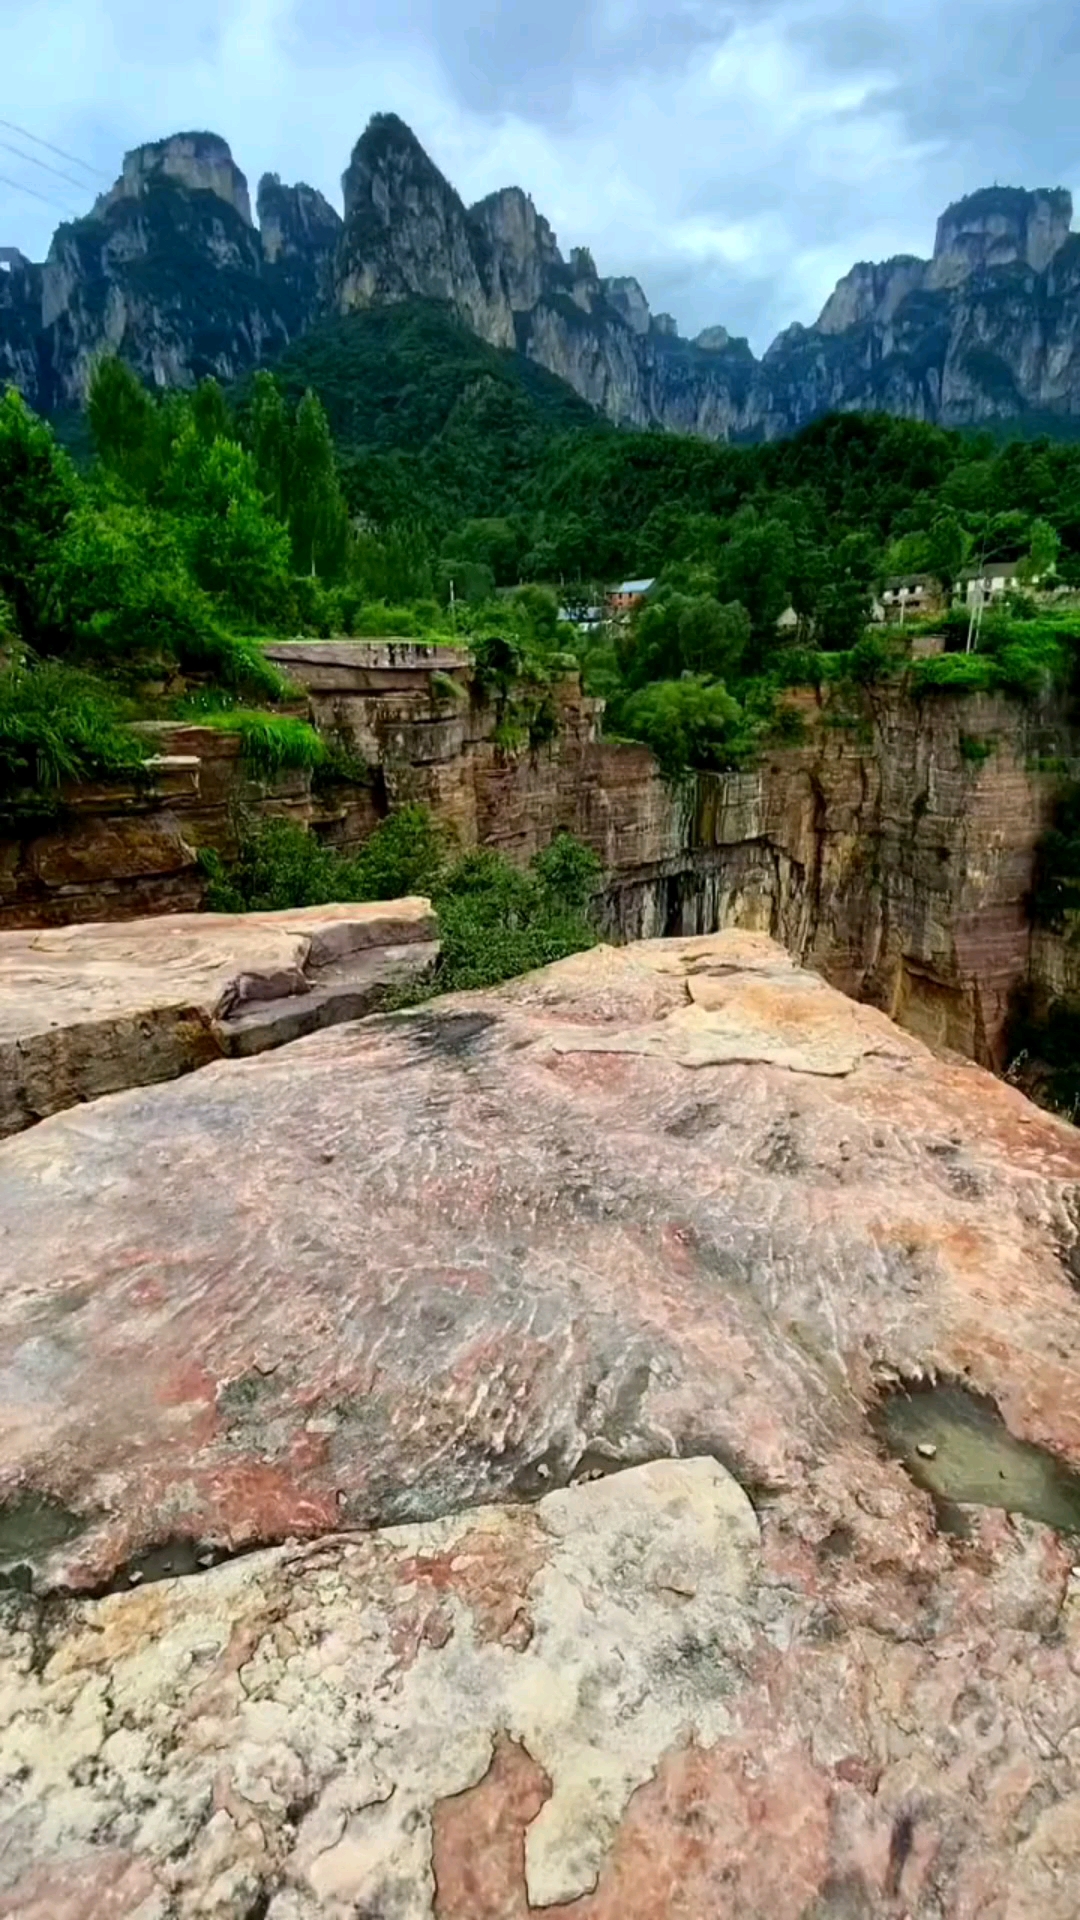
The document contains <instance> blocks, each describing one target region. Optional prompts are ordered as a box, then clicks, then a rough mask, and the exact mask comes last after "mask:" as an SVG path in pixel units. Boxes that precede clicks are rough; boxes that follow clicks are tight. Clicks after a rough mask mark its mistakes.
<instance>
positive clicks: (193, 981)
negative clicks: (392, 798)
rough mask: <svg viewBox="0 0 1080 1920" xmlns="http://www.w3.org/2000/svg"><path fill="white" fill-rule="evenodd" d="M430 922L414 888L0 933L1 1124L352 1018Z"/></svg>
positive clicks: (431, 947) (401, 974)
mask: <svg viewBox="0 0 1080 1920" xmlns="http://www.w3.org/2000/svg"><path fill="white" fill-rule="evenodd" d="M435 935H436V923H435V918H434V915H433V914H432V912H431V909H430V907H429V905H428V902H427V901H426V900H419V899H409V900H399V901H388V902H370V903H368V904H366V905H354V904H347V905H343V906H325V907H305V908H298V909H295V910H291V911H289V912H284V913H249V914H203V913H192V914H172V915H168V916H164V917H162V918H160V919H151V920H135V921H128V922H127V923H125V924H122V925H115V924H111V923H107V924H105V925H101V926H97V925H89V926H86V925H75V926H70V927H64V928H52V929H49V930H48V931H33V932H19V933H0V1135H3V1134H7V1133H15V1132H18V1131H19V1129H20V1128H22V1127H26V1126H30V1125H32V1124H33V1122H34V1121H35V1120H38V1119H40V1118H42V1117H43V1116H44V1115H46V1114H49V1113H55V1112H58V1111H59V1110H60V1109H62V1108H64V1107H69V1106H74V1105H76V1104H78V1103H80V1102H83V1101H86V1100H93V1099H96V1098H98V1097H99V1096H100V1095H102V1094H105V1093H114V1092H118V1091H120V1090H121V1089H123V1088H124V1087H130V1086H146V1085H150V1084H151V1083H153V1082H154V1081H158V1080H169V1079H172V1078H174V1077H175V1076H176V1075H177V1074H180V1073H188V1072H190V1071H191V1070H192V1069H193V1068H195V1067H202V1066H205V1065H206V1064H207V1063H208V1062H209V1061H211V1060H215V1059H219V1058H220V1057H221V1056H222V1055H223V1054H230V1053H231V1054H250V1053H257V1052H262V1051H263V1050H264V1049H265V1048H266V1047H269V1046H276V1045H280V1044H282V1043H283V1042H284V1041H286V1040H292V1039H295V1038H297V1036H298V1035H299V1034H301V1033H310V1032H314V1031H315V1030H316V1029H317V1028H319V1027H323V1026H329V1025H331V1024H333V1022H334V1021H335V1020H344V1019H355V1018H357V1017H358V1016H359V1015H360V1014H362V1013H366V1012H369V1011H370V1010H371V1008H372V1007H376V1006H379V1005H384V1004H385V993H386V989H387V988H388V987H390V986H393V985H397V984H401V983H403V982H405V981H408V980H410V979H414V978H416V977H417V976H419V975H420V974H422V973H423V971H424V970H425V968H426V967H428V966H430V964H431V962H432V960H433V959H434V957H435V954H436V952H437V947H436V945H435V944H434V943H435Z"/></svg>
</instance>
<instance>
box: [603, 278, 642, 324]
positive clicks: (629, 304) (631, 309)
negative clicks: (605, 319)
mask: <svg viewBox="0 0 1080 1920" xmlns="http://www.w3.org/2000/svg"><path fill="white" fill-rule="evenodd" d="M602 284H603V290H604V293H605V295H606V297H607V300H608V303H609V305H611V306H613V307H614V309H615V311H616V313H618V314H620V315H621V316H622V318H623V319H624V320H625V322H626V324H627V326H628V327H629V328H630V331H631V332H632V333H636V334H637V335H638V336H639V337H640V338H642V339H643V338H644V337H645V335H646V334H647V333H648V331H649V327H650V326H651V324H652V314H651V313H650V311H649V302H648V300H647V299H646V298H645V293H644V289H643V288H642V286H641V283H640V281H638V280H635V279H634V277H633V275H632V274H622V275H617V276H616V277H614V278H613V279H608V280H605V281H604V282H603V283H602Z"/></svg>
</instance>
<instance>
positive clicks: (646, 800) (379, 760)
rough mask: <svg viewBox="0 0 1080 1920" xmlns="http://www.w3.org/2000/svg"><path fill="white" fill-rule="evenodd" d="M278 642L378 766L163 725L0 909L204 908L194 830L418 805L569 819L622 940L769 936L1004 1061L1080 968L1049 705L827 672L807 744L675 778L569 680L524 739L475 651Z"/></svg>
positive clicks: (99, 912)
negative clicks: (1049, 845) (1044, 914)
mask: <svg viewBox="0 0 1080 1920" xmlns="http://www.w3.org/2000/svg"><path fill="white" fill-rule="evenodd" d="M274 651H275V657H276V658H277V660H278V664H279V665H281V666H283V667H285V668H286V669H287V670H288V671H290V672H291V673H292V674H293V675H294V677H295V678H296V679H297V682H298V686H299V687H302V689H303V692H304V693H305V695H306V697H307V699H308V700H309V702H310V710H311V713H312V715H313V717H314V719H315V720H316V722H317V723H318V724H319V725H320V726H321V727H322V728H323V729H324V730H326V731H327V732H330V733H332V734H334V735H338V736H340V735H342V734H344V735H345V736H347V737H348V738H349V739H351V741H352V742H353V743H354V744H355V746H356V748H357V749H358V750H359V751H360V752H361V753H362V754H363V755H364V757H365V758H366V760H367V762H368V765H369V768H370V770H371V771H370V778H369V780H368V782H366V783H364V784H359V785H355V786H342V787H338V788H337V789H335V790H334V791H333V792H330V793H326V792H324V793H322V794H314V793H313V792H312V790H311V784H310V776H309V774H308V773H307V772H306V771H296V772H291V773H287V774H285V775H282V776H280V777H279V779H278V780H277V781H276V782H274V783H273V784H272V785H270V786H266V785H263V784H260V783H259V782H258V781H256V780H253V779H252V777H251V776H250V774H249V773H248V772H247V771H246V770H245V768H244V765H243V761H242V758H241V755H240V743H239V740H238V739H237V738H236V737H235V736H230V735H228V734H223V733H221V732H220V731H219V730H218V729H215V728H205V727H204V728H196V727H181V726H167V727H160V728H157V729H155V731H154V745H155V747H156V748H157V750H158V753H159V759H158V761H157V763H156V767H155V771H154V777H153V780H152V782H151V783H150V784H149V785H144V786H142V787H130V788H123V789H119V788H118V789H100V790H95V789H89V790H87V789H83V790H79V791H77V792H75V793H73V794H71V795H69V796H68V805H69V813H68V817H67V819H66V820H65V821H62V822H57V823H54V824H53V825H52V826H50V827H48V828H47V829H43V830H41V831H39V832H37V833H25V834H24V835H23V836H22V837H21V838H20V839H18V840H9V841H8V842H6V843H2V844H0V925H4V926H9V927H15V926H28V925H39V924H44V925H49V924H53V925H54V924H57V923H60V922H63V921H66V920H95V919H98V920H100V919H114V918H127V917H131V916H133V915H136V914H144V913H147V912H160V911H176V910H177V909H180V908H184V907H190V906H192V905H195V904H196V903H197V900H198V897H199V892H200V887H201V881H200V876H199V871H198V867H197V860H196V855H197V850H198V848H199V847H200V846H212V847H216V848H218V849H220V850H222V851H224V852H226V853H227V852H229V851H230V849H231V847H232V846H233V845H234V844H235V831H236V819H237V811H238V809H240V810H242V811H247V812H249V813H250V812H252V811H256V812H258V811H261V812H264V813H265V812H270V813H274V814H278V815H285V816H286V817H289V818H292V819H295V820H296V821H298V822H299V823H300V824H303V825H306V826H309V827H310V828H311V829H312V830H313V831H315V832H317V833H319V834H320V835H321V836H322V837H323V838H324V839H326V840H328V841H329V842H330V843H331V844H334V845H337V846H339V847H342V848H349V847H352V846H356V845H358V844H360V843H361V842H362V841H363V840H364V839H366V837H367V836H368V834H370V833H371V831H372V830H373V828H374V826H375V825H376V824H377V822H378V820H379V818H380V817H381V816H382V815H383V814H384V813H385V812H386V811H387V810H388V809H390V808H393V807H395V806H399V805H403V804H405V803H406V802H409V801H420V802H422V803H424V804H426V805H428V806H430V807H431V808H432V810H433V811H434V813H435V814H436V816H437V817H438V818H439V819H440V820H441V821H443V822H444V823H445V824H446V825H447V826H448V827H450V828H451V829H452V831H453V833H454V834H455V836H456V838H457V840H458V842H459V844H460V845H461V846H462V847H470V846H478V845H480V846H490V847H494V848H496V849H498V850H499V851H500V852H502V853H505V854H506V855H507V856H508V857H509V858H510V859H513V860H516V861H519V862H521V863H522V864H524V863H526V862H527V861H528V860H530V859H531V858H532V856H533V855H534V854H535V853H537V852H538V851H539V850H540V849H541V848H543V847H545V846H547V844H548V843H549V841H550V840H551V838H552V836H553V835H554V834H555V833H557V832H559V831H560V830H565V831H567V832H569V833H573V834H575V835H577V836H578V837H579V838H580V839H582V840H584V841H586V842H587V843H588V844H589V845H590V846H592V847H593V848H595V850H596V852H597V853H598V854H599V856H600V858H601V860H602V861H603V864H604V868H605V872H606V876H607V877H606V883H605V892H604V895H603V898H602V901H601V903H600V908H601V916H602V920H603V923H604V925H605V927H606V930H607V932H608V933H609V935H610V936H612V937H613V938H615V939H618V940H632V939H641V938H650V937H652V936H655V935H664V934H667V935H675V934H687V933H705V932H712V931H714V930H716V929H718V928H723V927H728V926H737V927H745V928H749V929H756V930H758V931H762V932H767V933H770V934H772V935H773V936H774V937H776V938H778V939H780V940H782V941H783V943H784V944H785V946H787V947H788V948H789V950H790V951H791V952H792V953H794V954H796V955H797V956H798V957H799V959H800V960H803V961H806V962H808V963H810V964H812V965H813V966H815V967H817V968H819V969H820V971H821V972H822V973H824V974H825V976H826V978H827V979H829V980H830V981H831V982H832V983H833V984H834V985H836V986H838V987H841V988H842V989H843V990H844V991H845V992H847V993H850V994H853V995H855V996H856V997H858V998H860V999H865V1000H869V1001H872V1002H873V1003H874V1004H875V1005H877V1006H879V1007H882V1008H884V1009H885V1011H887V1012H888V1013H889V1014H891V1015H892V1017H893V1018H894V1019H897V1020H898V1021H900V1022H901V1024H903V1025H904V1026H906V1027H908V1028H909V1029H910V1030H912V1031H914V1032H916V1033H918V1034H919V1035H921V1036H922V1037H923V1038H924V1039H926V1040H927V1041H929V1042H930V1043H931V1044H933V1045H936V1046H946V1047H950V1048H954V1049H956V1050H957V1051H959V1052H961V1053H964V1054H967V1055H969V1056H970V1057H972V1058H974V1059H977V1060H979V1061H981V1062H982V1063H984V1064H987V1065H992V1066H996V1067H1000V1066H1001V1065H1003V1064H1004V1058H1005V1039H1006V1027H1007V1022H1008V1015H1009V1005H1010V1000H1011V998H1012V995H1013V994H1014V992H1015V991H1016V989H1017V988H1018V987H1020V986H1021V985H1023V984H1025V983H1027V982H1029V981H1030V982H1031V983H1032V984H1034V985H1035V986H1036V987H1037V988H1040V989H1043V990H1044V991H1045V992H1046V993H1048V994H1051V995H1053V994H1058V993H1061V992H1063V991H1069V992H1074V991H1076V990H1077V987H1078V986H1080V963H1078V962H1077V961H1076V959H1075V955H1074V954H1073V952H1072V950H1071V949H1070V948H1068V946H1067V943H1063V942H1062V941H1061V939H1060V938H1058V937H1056V936H1047V935H1043V934H1039V935H1037V936H1036V935H1033V933H1032V929H1031V926H1030V923H1029V918H1028V894H1029V891H1030V888H1031V883H1032V876H1033V869H1034V861H1035V849H1036V846H1037V843H1038V841H1039V839H1040V837H1041V835H1042V834H1043V832H1044V831H1045V829H1046V827H1047V825H1048V824H1049V820H1050V815H1051V812H1052V808H1053V804H1054V800H1055V797H1056V795H1057V793H1058V791H1059V788H1060V782H1061V773H1060V768H1061V766H1062V765H1063V764H1064V763H1065V762H1066V761H1067V760H1068V759H1069V757H1070V756H1074V755H1075V754H1076V753H1077V751H1080V742H1078V741H1076V740H1075V739H1074V738H1073V737H1072V736H1071V734H1070V732H1069V730H1068V729H1067V728H1066V727H1065V726H1064V725H1063V723H1062V722H1061V721H1060V719H1059V717H1058V716H1057V715H1056V714H1055V713H1054V712H1053V711H1051V710H1040V709H1039V708H1037V707H1029V706H1022V705H1020V704H1018V703H1016V702H1014V701H1010V700H1006V699H1004V698H1000V697H997V696H989V695H977V696H971V695H957V694H955V693H950V692H945V691H941V690H935V691H934V692H932V693H927V694H925V695H924V696H923V697H922V698H918V697H916V696H915V695H914V694H913V693H912V692H911V691H910V689H909V688H908V687H906V686H905V685H903V684H894V685H890V686H888V687H885V688H881V689H874V690H871V691H869V692H867V693H866V694H865V696H862V697H861V699H860V702H859V704H858V706H857V707H852V706H851V705H850V704H843V703H840V704H838V703H837V702H836V701H835V700H833V701H832V702H826V701H823V700H822V699H820V698H819V697H818V696H817V695H815V694H813V693H812V692H808V691H807V692H804V693H800V694H798V695H795V696H792V698H793V700H794V702H795V703H796V704H797V705H798V706H799V708H800V710H801V711H802V714H803V720H804V728H805V733H804V738H803V740H802V741H801V743H800V744H798V745H794V746H785V747H783V748H778V749H775V750H773V751H769V752H766V753H765V754H763V756H762V758H761V760H760V761H759V763H758V764H757V765H756V766H754V767H752V768H748V769H745V770H741V771H738V772H732V773H727V774H713V775H700V776H698V778H697V779H696V780H695V781H693V782H690V783H688V784H687V785H685V786H684V787H682V788H672V787H671V786H669V785H668V784H666V783H665V781H664V780H663V778H662V777H661V775H660V772H659V769H658V767H657V765H656V762H655V760H654V759H653V757H652V755H651V754H650V753H649V752H648V750H647V749H646V748H644V747H638V746H633V745H629V744H625V743H619V742H612V741H606V740H604V739H602V738H601V736H600V717H601V708H600V703H599V702H597V701H595V700H590V699H588V698H587V697H585V696H583V694H582V692H581V688H580V685H579V683H578V680H577V678H576V676H574V675H567V676H566V677H565V678H564V679H563V680H561V681H560V682H559V683H558V684H557V686H556V688H555V692H554V701H555V706H556V711H557V716H558V732H557V735H556V737H555V739H554V740H552V741H551V742H549V743H547V744H545V745H544V746H541V747H537V748H530V747H529V746H528V744H527V743H525V742H524V741H523V743H522V744H521V746H520V747H519V748H518V749H517V750H514V751H511V750H508V749H507V748H506V747H505V746H504V745H502V744H500V739H501V738H502V737H503V736H501V735H499V736H498V737H497V733H498V727H499V718H500V715H499V711H498V709H497V708H496V707H495V706H493V705H492V704H491V703H490V702H489V701H486V700H484V699H482V698H480V697H479V696H478V695H477V693H476V691H475V689H474V688H473V686H472V683H471V671H470V668H469V665H468V661H467V659H466V657H465V656H464V655H460V654H455V653H454V652H453V651H452V650H449V649H443V648H424V647H419V646H415V645H413V644H411V643H398V644H395V643H392V642H380V643H371V642H369V643H364V642H356V641H349V642H328V643H319V644H304V643H291V644H289V645H285V646H281V647H279V648H277V649H275V650H274ZM434 676H438V678H437V679H434V684H433V677H434ZM447 682H454V683H455V684H456V685H457V688H458V691H457V693H456V694H451V693H449V692H448V691H447ZM1074 976H1075V977H1074ZM1063 983H1064V984H1063Z"/></svg>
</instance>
